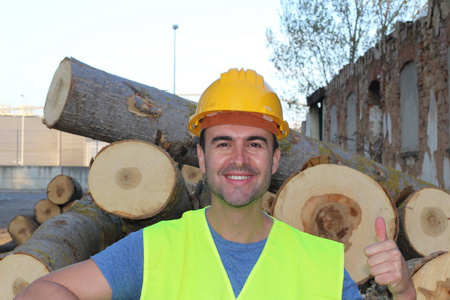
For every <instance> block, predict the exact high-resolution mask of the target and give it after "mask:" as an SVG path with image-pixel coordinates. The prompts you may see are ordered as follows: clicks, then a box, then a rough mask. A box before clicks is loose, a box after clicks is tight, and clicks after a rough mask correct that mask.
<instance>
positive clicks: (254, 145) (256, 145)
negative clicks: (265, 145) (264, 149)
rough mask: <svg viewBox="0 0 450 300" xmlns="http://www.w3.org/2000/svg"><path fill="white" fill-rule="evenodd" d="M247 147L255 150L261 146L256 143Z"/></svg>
mask: <svg viewBox="0 0 450 300" xmlns="http://www.w3.org/2000/svg"><path fill="white" fill-rule="evenodd" d="M249 146H250V147H255V148H259V147H261V145H260V144H258V143H251V144H250V145H249Z"/></svg>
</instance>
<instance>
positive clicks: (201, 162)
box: [197, 144, 206, 173]
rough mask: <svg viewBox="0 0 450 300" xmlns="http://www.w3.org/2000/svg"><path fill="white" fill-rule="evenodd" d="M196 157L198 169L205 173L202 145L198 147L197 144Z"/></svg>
mask: <svg viewBox="0 0 450 300" xmlns="http://www.w3.org/2000/svg"><path fill="white" fill-rule="evenodd" d="M197 157H198V167H199V168H200V170H202V172H203V173H206V168H205V152H204V151H203V149H202V147H200V145H199V144H197Z"/></svg>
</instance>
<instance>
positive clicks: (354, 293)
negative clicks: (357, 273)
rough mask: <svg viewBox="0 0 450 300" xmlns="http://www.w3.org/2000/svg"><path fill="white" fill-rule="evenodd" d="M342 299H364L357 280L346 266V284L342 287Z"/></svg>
mask: <svg viewBox="0 0 450 300" xmlns="http://www.w3.org/2000/svg"><path fill="white" fill-rule="evenodd" d="M342 300H362V297H361V294H360V293H359V290H358V286H357V285H356V282H355V281H354V280H353V279H352V277H351V276H350V274H348V272H347V270H346V269H345V268H344V285H343V287H342Z"/></svg>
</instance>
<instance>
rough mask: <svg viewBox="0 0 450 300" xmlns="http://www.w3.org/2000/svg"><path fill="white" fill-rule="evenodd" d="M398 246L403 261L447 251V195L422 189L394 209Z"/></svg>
mask: <svg viewBox="0 0 450 300" xmlns="http://www.w3.org/2000/svg"><path fill="white" fill-rule="evenodd" d="M398 213H399V217H400V234H399V238H398V244H399V247H400V249H401V250H402V253H403V255H404V256H405V259H407V260H408V259H411V258H414V257H421V256H427V255H430V254H431V253H434V252H436V251H440V250H441V251H450V223H449V218H450V195H449V194H448V193H446V192H445V191H444V190H442V189H439V188H423V189H420V190H418V191H416V192H414V193H413V194H411V195H410V196H409V197H408V198H407V199H406V200H405V201H404V202H403V203H402V205H401V206H400V207H399V208H398Z"/></svg>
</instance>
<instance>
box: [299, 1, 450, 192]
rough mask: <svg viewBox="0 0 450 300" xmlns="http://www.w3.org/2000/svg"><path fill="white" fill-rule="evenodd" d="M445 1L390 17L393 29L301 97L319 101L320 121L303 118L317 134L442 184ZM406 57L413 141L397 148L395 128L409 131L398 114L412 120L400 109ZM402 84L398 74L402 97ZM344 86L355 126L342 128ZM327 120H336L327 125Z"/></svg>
mask: <svg viewBox="0 0 450 300" xmlns="http://www.w3.org/2000/svg"><path fill="white" fill-rule="evenodd" d="M449 2H450V1H446V0H429V3H428V5H429V8H428V14H427V16H426V17H423V18H421V19H419V20H417V21H416V22H406V23H400V22H399V23H397V25H396V28H395V30H394V32H393V33H391V34H390V35H388V36H386V37H385V38H384V39H383V40H381V41H379V43H378V44H377V45H376V46H375V47H373V48H371V49H369V50H368V51H367V52H366V53H365V55H364V56H362V57H360V58H359V59H358V60H357V61H356V62H355V63H354V64H349V65H347V66H345V67H344V68H343V69H342V70H341V71H340V72H339V74H338V75H337V76H335V77H334V78H333V80H332V81H331V82H330V84H329V85H328V86H327V87H326V88H325V89H321V91H320V93H319V94H320V95H319V96H317V95H316V96H315V97H313V95H312V96H311V97H308V104H309V105H310V109H311V110H314V109H317V107H318V106H317V103H319V102H320V103H321V108H320V111H321V113H322V120H323V121H322V122H323V123H322V124H318V122H316V124H314V122H312V123H311V122H310V123H307V124H308V125H309V126H322V131H321V132H322V137H321V138H322V139H323V140H325V141H331V142H334V143H336V144H339V145H341V146H342V147H344V148H346V147H348V146H349V143H351V142H354V143H356V145H357V147H356V150H355V151H356V152H357V153H359V154H362V155H365V156H368V157H370V158H372V159H375V160H378V161H380V162H381V163H383V164H384V165H386V166H391V167H393V168H396V169H398V170H401V171H403V172H407V173H409V174H411V175H414V176H416V177H419V178H422V179H424V180H426V181H429V182H431V183H434V184H436V185H438V186H441V187H444V188H450V109H449V81H448V70H449V66H450V58H449V55H450V50H449V49H450V48H449V37H450V35H449V34H450V3H449ZM408 63H412V64H413V65H410V66H412V68H413V70H415V74H413V75H414V76H413V77H414V78H417V84H416V86H417V94H418V119H417V122H418V133H417V136H416V137H412V138H417V139H418V146H417V149H414V151H406V150H405V149H404V148H405V147H403V148H402V129H403V141H404V142H403V144H405V141H407V142H408V141H409V140H408V139H409V138H410V137H409V136H405V133H406V131H407V130H409V128H407V129H404V128H402V118H411V119H410V120H408V121H411V120H415V118H414V116H408V115H407V114H406V115H403V116H402V107H401V97H402V95H401V93H402V86H401V82H402V81H401V74H402V70H404V68H405V66H406V65H407V64H408ZM404 78H408V77H404ZM405 86H406V85H405V82H403V93H404V95H403V99H405V94H407V92H409V90H408V89H410V88H414V87H405ZM405 91H406V92H405ZM318 92H319V91H318ZM352 94H353V95H354V96H352V97H355V96H356V115H357V116H356V128H357V129H356V133H355V134H354V135H352V136H349V133H348V131H347V124H348V119H349V117H348V116H347V110H348V107H347V105H348V103H347V102H348V99H349V96H350V95H352ZM311 99H312V100H311ZM404 101H407V102H408V101H409V99H406V100H404ZM408 105H409V104H408ZM333 106H335V107H334V108H333ZM405 108H406V105H404V107H403V109H404V110H405ZM334 112H335V114H334ZM315 113H317V112H315ZM403 114H405V113H404V112H403ZM336 119H337V122H336ZM405 120H406V119H404V121H405ZM333 124H334V126H336V124H337V128H332V126H333ZM317 131H318V130H315V132H317ZM310 132H311V130H310ZM332 133H333V134H334V133H336V135H335V136H331V135H332ZM403 146H404V145H403Z"/></svg>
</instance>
